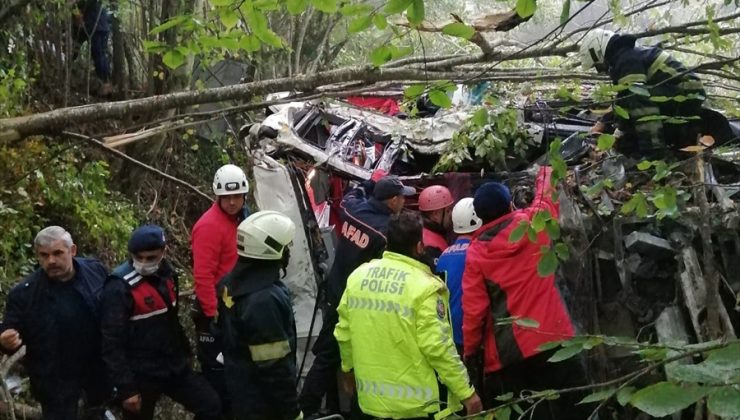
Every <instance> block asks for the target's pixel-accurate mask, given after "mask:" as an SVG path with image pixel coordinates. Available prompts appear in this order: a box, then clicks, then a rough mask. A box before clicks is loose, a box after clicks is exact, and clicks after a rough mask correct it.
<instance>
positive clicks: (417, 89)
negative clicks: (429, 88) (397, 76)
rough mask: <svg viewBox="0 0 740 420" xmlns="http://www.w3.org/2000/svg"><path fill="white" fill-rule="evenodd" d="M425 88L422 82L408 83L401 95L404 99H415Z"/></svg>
mask: <svg viewBox="0 0 740 420" xmlns="http://www.w3.org/2000/svg"><path fill="white" fill-rule="evenodd" d="M425 90H426V86H425V85H422V84H415V85H409V86H407V87H406V89H404V90H403V97H404V98H405V99H416V98H418V97H419V96H421V94H422V93H424V91H425Z"/></svg>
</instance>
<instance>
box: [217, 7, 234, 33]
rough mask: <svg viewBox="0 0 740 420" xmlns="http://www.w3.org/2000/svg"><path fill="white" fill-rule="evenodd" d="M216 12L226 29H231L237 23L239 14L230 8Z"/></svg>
mask: <svg viewBox="0 0 740 420" xmlns="http://www.w3.org/2000/svg"><path fill="white" fill-rule="evenodd" d="M218 14H219V17H220V18H221V23H223V24H224V26H225V27H226V29H231V28H233V27H234V26H236V24H237V23H239V15H237V14H236V12H234V11H233V10H231V9H228V8H226V9H221V10H220V11H219V13H218Z"/></svg>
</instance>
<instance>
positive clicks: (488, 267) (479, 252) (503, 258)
mask: <svg viewBox="0 0 740 420" xmlns="http://www.w3.org/2000/svg"><path fill="white" fill-rule="evenodd" d="M551 172H552V169H551V168H549V167H543V168H542V169H541V170H540V173H539V174H538V175H537V179H536V181H535V182H536V186H535V198H534V201H533V202H532V205H531V207H529V208H526V209H521V210H516V211H514V212H511V213H509V214H507V215H505V216H502V217H500V218H498V219H496V220H494V221H492V222H490V223H488V224H486V225H484V226H483V227H481V228H480V229H479V230H478V231H477V232H476V233H475V234H474V235H473V241H472V242H471V244H470V246H469V247H468V254H467V258H466V260H465V273H464V274H463V282H462V284H463V297H462V302H463V341H464V350H465V351H464V353H465V356H466V357H469V356H473V355H474V354H476V353H477V352H478V351H480V350H481V348H482V350H483V356H484V364H485V366H484V371H485V372H486V373H490V372H495V371H497V370H499V369H501V368H503V367H505V366H509V365H512V364H514V363H516V362H518V361H520V360H522V359H525V358H527V357H530V356H533V355H535V354H537V353H539V351H538V348H539V347H540V346H541V345H542V344H544V343H547V342H550V341H556V340H561V339H564V338H568V337H572V336H573V333H574V327H573V324H572V322H571V319H570V316H569V314H568V310H567V309H566V307H565V304H564V302H563V299H562V297H561V296H560V292H559V291H558V289H557V288H556V286H555V276H554V275H550V276H547V277H544V278H543V277H540V276H539V274H537V263H538V261H539V258H540V248H541V247H542V246H547V245H549V239H548V237H547V235H546V233H544V232H542V233H540V234H539V235H538V237H537V242H536V243H533V242H530V240H529V239H528V238H527V236H526V235H525V236H524V237H523V238H522V239H521V240H519V241H518V242H516V243H510V242H509V236H510V234H511V232H512V230H514V229H515V228H516V227H517V226H518V225H519V224H520V222H522V221H525V222H527V223H529V222H530V221H531V220H532V218H533V217H534V215H535V214H536V213H537V212H538V211H540V210H547V211H549V212H550V214H551V215H552V216H553V217H554V218H557V217H558V214H559V206H558V205H557V204H556V203H554V202H553V201H552V198H551V197H552V191H553V189H552V188H551V186H550V173H551ZM509 317H517V318H528V319H532V320H535V321H537V322H538V323H539V327H537V328H528V327H522V326H519V325H517V324H516V323H508V324H506V325H495V323H496V321H497V320H501V319H504V318H509Z"/></svg>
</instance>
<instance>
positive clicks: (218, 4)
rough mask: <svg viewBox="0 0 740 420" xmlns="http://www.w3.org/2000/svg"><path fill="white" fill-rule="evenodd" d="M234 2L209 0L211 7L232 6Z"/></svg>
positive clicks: (229, 0) (230, 0)
mask: <svg viewBox="0 0 740 420" xmlns="http://www.w3.org/2000/svg"><path fill="white" fill-rule="evenodd" d="M234 1H235V0H211V5H212V6H216V7H225V6H233V5H234Z"/></svg>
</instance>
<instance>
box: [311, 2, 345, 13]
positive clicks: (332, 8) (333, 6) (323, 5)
mask: <svg viewBox="0 0 740 420" xmlns="http://www.w3.org/2000/svg"><path fill="white" fill-rule="evenodd" d="M311 4H313V7H315V8H316V10H319V11H322V12H324V13H330V14H331V13H336V12H337V10H339V7H338V6H337V0H311Z"/></svg>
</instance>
